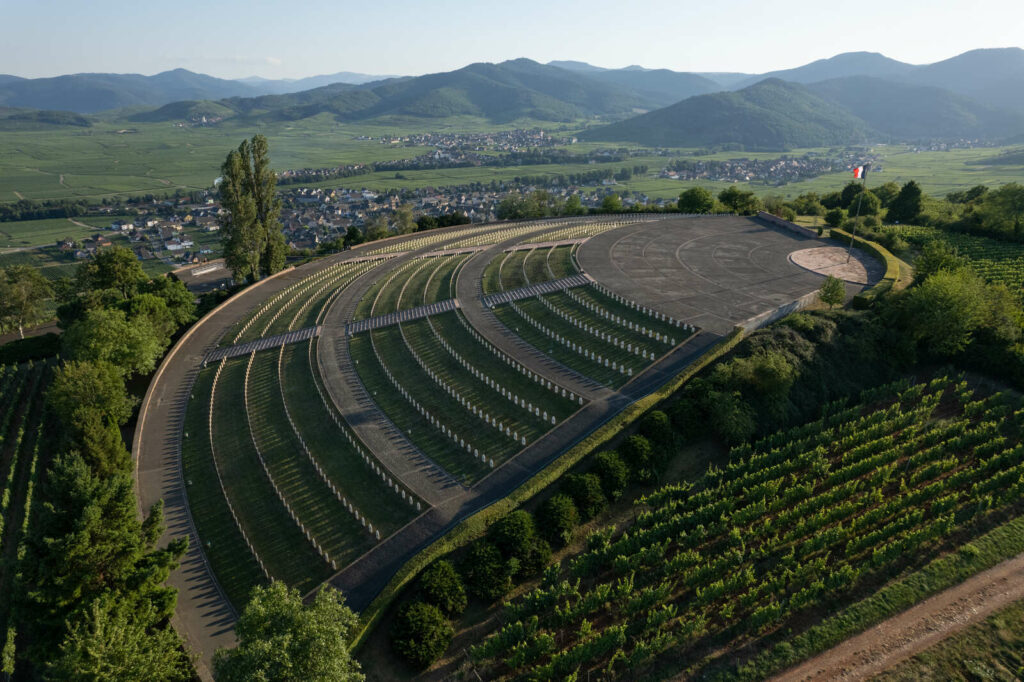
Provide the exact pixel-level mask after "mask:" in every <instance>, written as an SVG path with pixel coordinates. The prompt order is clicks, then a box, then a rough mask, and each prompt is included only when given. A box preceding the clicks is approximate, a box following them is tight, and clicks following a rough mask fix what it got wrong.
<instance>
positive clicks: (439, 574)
mask: <svg viewBox="0 0 1024 682" xmlns="http://www.w3.org/2000/svg"><path fill="white" fill-rule="evenodd" d="M420 595H421V596H422V597H423V601H425V602H427V603H428V604H433V605H434V606H436V607H437V608H439V609H441V611H443V612H444V613H445V615H447V616H449V617H452V618H454V617H457V616H459V615H461V614H462V612H463V611H465V610H466V588H465V587H463V585H462V578H461V577H459V574H458V573H457V572H456V570H455V566H453V565H452V562H450V561H447V560H444V559H442V560H441V561H437V562H435V563H434V564H433V565H431V566H430V568H428V569H427V570H426V571H424V572H423V575H422V576H420Z"/></svg>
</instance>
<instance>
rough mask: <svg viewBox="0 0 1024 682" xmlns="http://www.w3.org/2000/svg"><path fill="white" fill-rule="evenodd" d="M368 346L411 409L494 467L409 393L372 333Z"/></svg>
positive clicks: (478, 451)
mask: <svg viewBox="0 0 1024 682" xmlns="http://www.w3.org/2000/svg"><path fill="white" fill-rule="evenodd" d="M370 347H371V348H372V349H373V355H374V357H376V358H377V364H378V365H380V368H381V370H382V371H383V372H384V376H385V377H387V379H388V381H389V382H390V383H391V385H392V386H394V387H395V390H397V391H398V393H399V394H400V395H401V396H402V397H403V398H405V400H406V402H408V403H409V404H410V405H412V406H413V409H414V410H416V411H417V412H418V413H419V414H420V416H421V417H423V418H424V419H426V420H427V421H428V422H429V423H430V425H431V426H433V427H434V428H435V429H437V430H438V431H440V432H441V433H442V434H444V435H445V437H447V438H448V439H449V440H451V441H452V442H453V443H455V444H456V445H458V446H459V447H460V448H462V449H463V450H465V451H466V452H468V453H469V454H471V455H473V458H474V459H478V460H480V461H481V462H483V463H485V464H487V463H489V464H490V466H491V467H492V468H493V467H494V460H493V459H490V460H489V459H488V458H487V457H486V456H485V455H481V454H480V450H479V449H478V448H475V447H473V445H472V443H469V442H467V441H466V439H465V438H464V437H460V436H459V435H458V434H457V433H455V432H454V431H453V430H452V429H451V427H449V426H448V425H447V424H446V423H444V421H442V420H441V419H439V418H438V417H436V416H434V415H433V414H432V413H431V412H430V411H429V410H427V409H426V408H425V407H423V405H421V404H420V402H419V401H418V400H416V399H415V398H414V397H413V396H412V395H411V394H410V393H409V391H408V390H406V388H405V386H403V385H402V382H400V381H399V380H398V379H397V378H395V376H394V375H393V374H392V373H391V370H389V369H388V366H387V364H385V362H384V360H383V358H381V356H380V353H379V352H378V351H377V344H376V343H374V341H373V335H372V333H371V335H370Z"/></svg>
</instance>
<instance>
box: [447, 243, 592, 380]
mask: <svg viewBox="0 0 1024 682" xmlns="http://www.w3.org/2000/svg"><path fill="white" fill-rule="evenodd" d="M521 239H522V237H515V238H513V239H509V240H507V241H505V242H502V243H500V244H495V245H494V246H492V247H491V248H489V249H487V250H486V251H480V252H479V253H477V254H475V255H473V256H472V257H470V259H469V260H468V261H466V263H465V264H464V265H463V266H462V269H461V270H460V271H459V276H458V280H457V282H456V284H455V296H456V298H458V299H459V303H460V305H461V306H462V313H463V314H464V315H465V316H466V319H467V320H468V321H469V323H470V324H471V325H472V326H473V328H475V329H476V330H477V331H478V332H480V334H481V336H483V337H484V338H485V339H487V341H489V342H490V343H491V345H493V346H494V347H496V348H497V349H498V350H500V351H502V352H504V353H505V354H506V355H511V356H512V357H514V358H515V359H516V360H518V361H519V363H520V364H522V365H523V366H525V367H526V368H527V369H529V370H530V371H532V372H533V373H534V374H538V375H540V376H542V377H544V378H545V379H547V380H548V381H551V382H553V383H555V384H558V385H559V386H561V387H563V388H567V389H569V390H570V391H572V392H573V393H575V394H576V395H581V396H583V397H584V398H585V399H587V400H600V399H602V398H606V397H608V396H609V395H610V394H611V393H612V391H611V389H608V388H607V387H605V386H602V385H601V384H599V383H597V382H596V381H594V380H592V379H589V378H587V377H585V376H583V375H582V374H580V373H578V372H575V371H573V370H571V369H569V368H568V367H566V366H565V365H562V364H560V363H558V362H556V361H554V360H552V359H551V358H550V357H548V356H547V355H544V354H542V353H541V352H540V351H538V350H537V349H536V348H534V347H533V346H531V345H530V344H528V343H526V341H523V339H522V338H520V337H519V336H517V335H516V334H514V333H513V332H512V331H511V330H509V328H508V327H506V326H505V325H504V324H502V323H501V322H500V321H499V320H498V318H497V317H495V315H494V313H493V312H491V310H490V309H489V308H488V307H487V306H485V305H484V304H483V301H482V296H483V292H482V289H481V282H482V281H483V275H484V270H485V269H486V268H487V264H488V263H490V262H491V259H493V258H494V257H495V256H496V255H498V254H500V253H502V252H503V251H504V250H505V247H507V246H509V245H511V244H514V243H516V242H517V241H519V240H521Z"/></svg>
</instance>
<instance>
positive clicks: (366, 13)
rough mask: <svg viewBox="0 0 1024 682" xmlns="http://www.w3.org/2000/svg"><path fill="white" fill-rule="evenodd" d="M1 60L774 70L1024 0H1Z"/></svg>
mask: <svg viewBox="0 0 1024 682" xmlns="http://www.w3.org/2000/svg"><path fill="white" fill-rule="evenodd" d="M0 17H2V18H3V25H4V29H5V30H4V31H3V39H2V40H0V73H10V74H15V75H18V76H27V77H39V76H54V75H59V74H64V73H77V72H83V71H107V72H118V73H129V72H130V73H144V74H152V73H156V72H159V71H164V70H167V69H173V68H177V67H183V68H186V69H189V70H192V71H198V72H202V73H208V74H211V75H214V76H220V77H223V78H239V77H243V76H251V75H260V76H264V77H268V78H286V77H287V78H294V77H302V76H311V75H315V74H322V73H334V72H337V71H358V72H364V73H372V74H409V75H416V74H421V73H430V72H435V71H446V70H450V69H454V68H458V67H461V66H464V65H466V64H468V63H470V62H475V61H501V60H504V59H511V58H515V57H529V58H531V59H536V60H538V61H544V62H546V61H549V60H552V59H578V60H582V61H587V62H590V63H592V64H597V65H600V66H608V67H619V66H627V65H630V64H640V65H643V66H647V67H664V68H670V69H675V70H680V71H744V72H755V73H756V72H764V71H770V70H774V69H780V68H788V67H793V66H798V65H800V64H803V63H806V62H809V61H813V60H815V59H820V58H822V57H830V56H832V55H834V54H837V53H839V52H849V51H854V50H868V51H872V52H882V53H883V54H886V55H888V56H889V57H893V58H895V59H900V60H902V61H907V62H911V63H915V64H920V63H928V62H933V61H937V60H940V59H944V58H947V57H951V56H953V55H955V54H959V53H960V52H964V51H966V50H970V49H974V48H978V47H1010V46H1022V45H1024V2H1021V0H971V1H970V2H967V1H966V0H859V1H856V2H834V1H829V0H781V1H777V0H772V1H766V0H716V1H714V2H707V1H706V0H699V1H698V2H693V1H691V0H627V1H626V2H622V0H616V1H615V2H612V1H611V0H586V1H583V0H566V1H563V0H544V1H541V0H508V1H505V2H500V3H497V2H490V1H489V0H376V1H375V2H365V1H361V2H349V1H346V0H336V1H334V2H329V1H326V0H298V1H297V2H285V1H283V0H273V1H271V0H248V1H247V2H241V1H239V0H215V1H209V0H207V1H204V2H198V1H196V0H176V1H175V2H153V1H151V0H137V1H135V2H126V1H125V0H116V1H112V0H89V1H83V0H18V1H15V0H0Z"/></svg>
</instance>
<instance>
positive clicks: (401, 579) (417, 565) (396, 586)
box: [352, 328, 744, 649]
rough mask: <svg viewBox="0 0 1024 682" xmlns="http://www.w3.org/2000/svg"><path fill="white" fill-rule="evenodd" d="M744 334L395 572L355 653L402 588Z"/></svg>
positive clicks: (736, 334)
mask: <svg viewBox="0 0 1024 682" xmlns="http://www.w3.org/2000/svg"><path fill="white" fill-rule="evenodd" d="M743 335H744V332H743V330H742V329H740V328H737V329H735V330H733V332H732V333H731V334H729V335H728V336H726V337H725V338H723V339H722V340H721V341H719V342H718V343H717V344H716V345H714V346H713V347H711V348H710V349H708V350H707V352H705V353H704V354H703V355H701V356H700V357H699V358H697V360H696V362H694V363H693V364H692V365H690V366H689V367H687V368H686V369H685V370H683V371H682V372H680V373H679V374H677V375H676V376H675V377H673V378H672V379H671V380H670V381H669V382H668V383H666V384H665V385H664V386H662V387H661V388H660V389H658V390H657V391H654V392H653V393H651V394H649V395H646V396H644V397H643V398H640V399H639V400H637V401H635V402H633V403H631V404H630V405H628V406H627V407H626V408H625V409H624V410H622V412H620V413H618V414H617V415H615V416H614V417H612V418H611V419H609V420H608V421H607V422H605V423H604V424H603V425H601V426H600V427H598V428H597V430H595V431H594V432H593V433H592V434H590V435H589V436H587V437H586V438H584V439H583V440H582V441H580V442H579V443H578V444H576V445H575V446H574V447H572V448H570V449H569V450H567V451H566V452H565V453H564V454H562V455H560V456H559V457H558V458H557V459H555V460H554V461H553V462H551V463H550V464H548V465H547V466H546V467H545V468H544V469H542V470H540V471H539V472H538V473H536V474H535V475H534V476H532V477H531V478H529V479H528V480H526V481H525V482H523V483H522V484H521V485H520V486H519V487H518V488H516V489H515V490H513V491H512V492H511V493H509V494H508V495H506V496H505V497H503V498H501V499H500V500H496V501H495V502H493V503H492V504H490V505H488V506H487V507H485V508H483V509H481V510H480V511H478V512H476V513H475V514H473V515H471V516H468V517H467V518H465V519H463V520H462V521H461V522H459V524H458V525H456V526H455V527H454V528H452V529H451V530H450V531H448V532H447V533H446V534H444V535H443V536H441V537H440V538H438V539H437V540H435V541H434V542H433V543H432V544H431V545H429V546H427V547H426V548H424V549H423V550H421V551H420V552H419V553H418V554H416V555H415V556H414V557H412V558H411V559H409V561H407V562H406V563H405V564H404V565H403V566H402V567H401V568H400V569H398V572H397V573H395V575H394V577H392V578H391V580H390V582H388V584H387V585H386V586H385V587H384V589H383V590H382V591H381V593H380V594H379V595H377V598H376V599H374V600H373V602H371V604H370V605H369V606H368V607H367V608H366V610H364V611H363V613H362V614H361V617H360V626H359V628H358V630H357V631H356V632H355V633H354V638H353V641H352V648H353V649H356V648H357V647H359V646H360V645H362V644H363V642H364V641H365V640H366V637H367V635H368V634H369V633H370V631H372V630H373V627H374V626H375V625H376V624H377V622H378V621H379V620H380V618H381V616H383V615H384V613H385V612H386V611H387V610H388V607H390V606H391V603H392V602H393V601H394V600H395V598H396V597H397V596H398V595H399V593H400V592H401V591H402V589H403V588H404V587H405V586H406V585H408V584H409V583H410V582H411V581H412V580H413V579H414V578H415V577H416V576H417V575H419V573H420V571H422V570H423V569H424V568H426V567H427V566H428V565H429V564H431V563H432V562H433V561H434V560H435V559H438V558H439V557H441V556H444V555H446V554H450V553H451V552H454V551H455V550H457V549H459V548H460V547H463V546H465V545H467V544H469V543H470V542H472V541H473V540H475V539H477V538H479V537H482V536H483V535H484V534H485V533H486V532H487V529H488V527H489V526H490V525H491V524H492V523H493V522H494V521H496V520H498V519H500V518H501V517H503V516H504V515H506V514H508V513H509V512H511V511H513V510H515V509H516V508H518V507H519V506H520V505H522V504H523V503H524V502H526V501H527V500H529V499H530V498H531V497H533V496H534V495H537V494H538V493H540V492H541V491H542V490H544V489H545V488H547V487H548V486H549V485H551V484H552V483H554V482H555V481H557V480H558V479H559V478H561V476H562V475H563V474H564V473H565V472H567V471H568V470H569V469H571V468H572V467H574V466H575V465H576V464H578V463H579V462H580V461H581V460H582V459H583V458H584V457H586V456H587V455H588V454H590V453H591V452H595V451H597V449H598V448H599V447H601V446H602V445H603V444H604V443H606V442H608V441H609V440H611V439H612V438H614V437H615V436H616V435H618V434H619V433H620V432H621V431H622V430H623V429H625V428H626V427H628V426H631V425H632V424H633V423H634V422H636V421H637V420H638V419H640V417H642V416H643V415H644V414H646V413H647V412H648V411H649V410H650V409H651V408H653V407H654V406H655V405H657V404H658V403H660V402H661V401H663V400H665V399H666V398H668V397H669V396H671V395H672V394H673V393H675V392H676V391H678V390H679V388H680V387H682V386H683V384H685V383H686V382H687V381H689V380H690V379H691V378H693V377H694V376H695V375H696V374H697V373H698V372H700V371H701V370H703V369H704V368H705V367H707V366H708V365H709V364H711V363H712V362H714V361H715V360H717V359H718V358H720V357H721V356H723V355H725V354H726V353H728V352H729V351H730V350H732V349H733V348H734V347H735V346H736V344H738V343H739V342H740V340H741V339H742V338H743Z"/></svg>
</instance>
